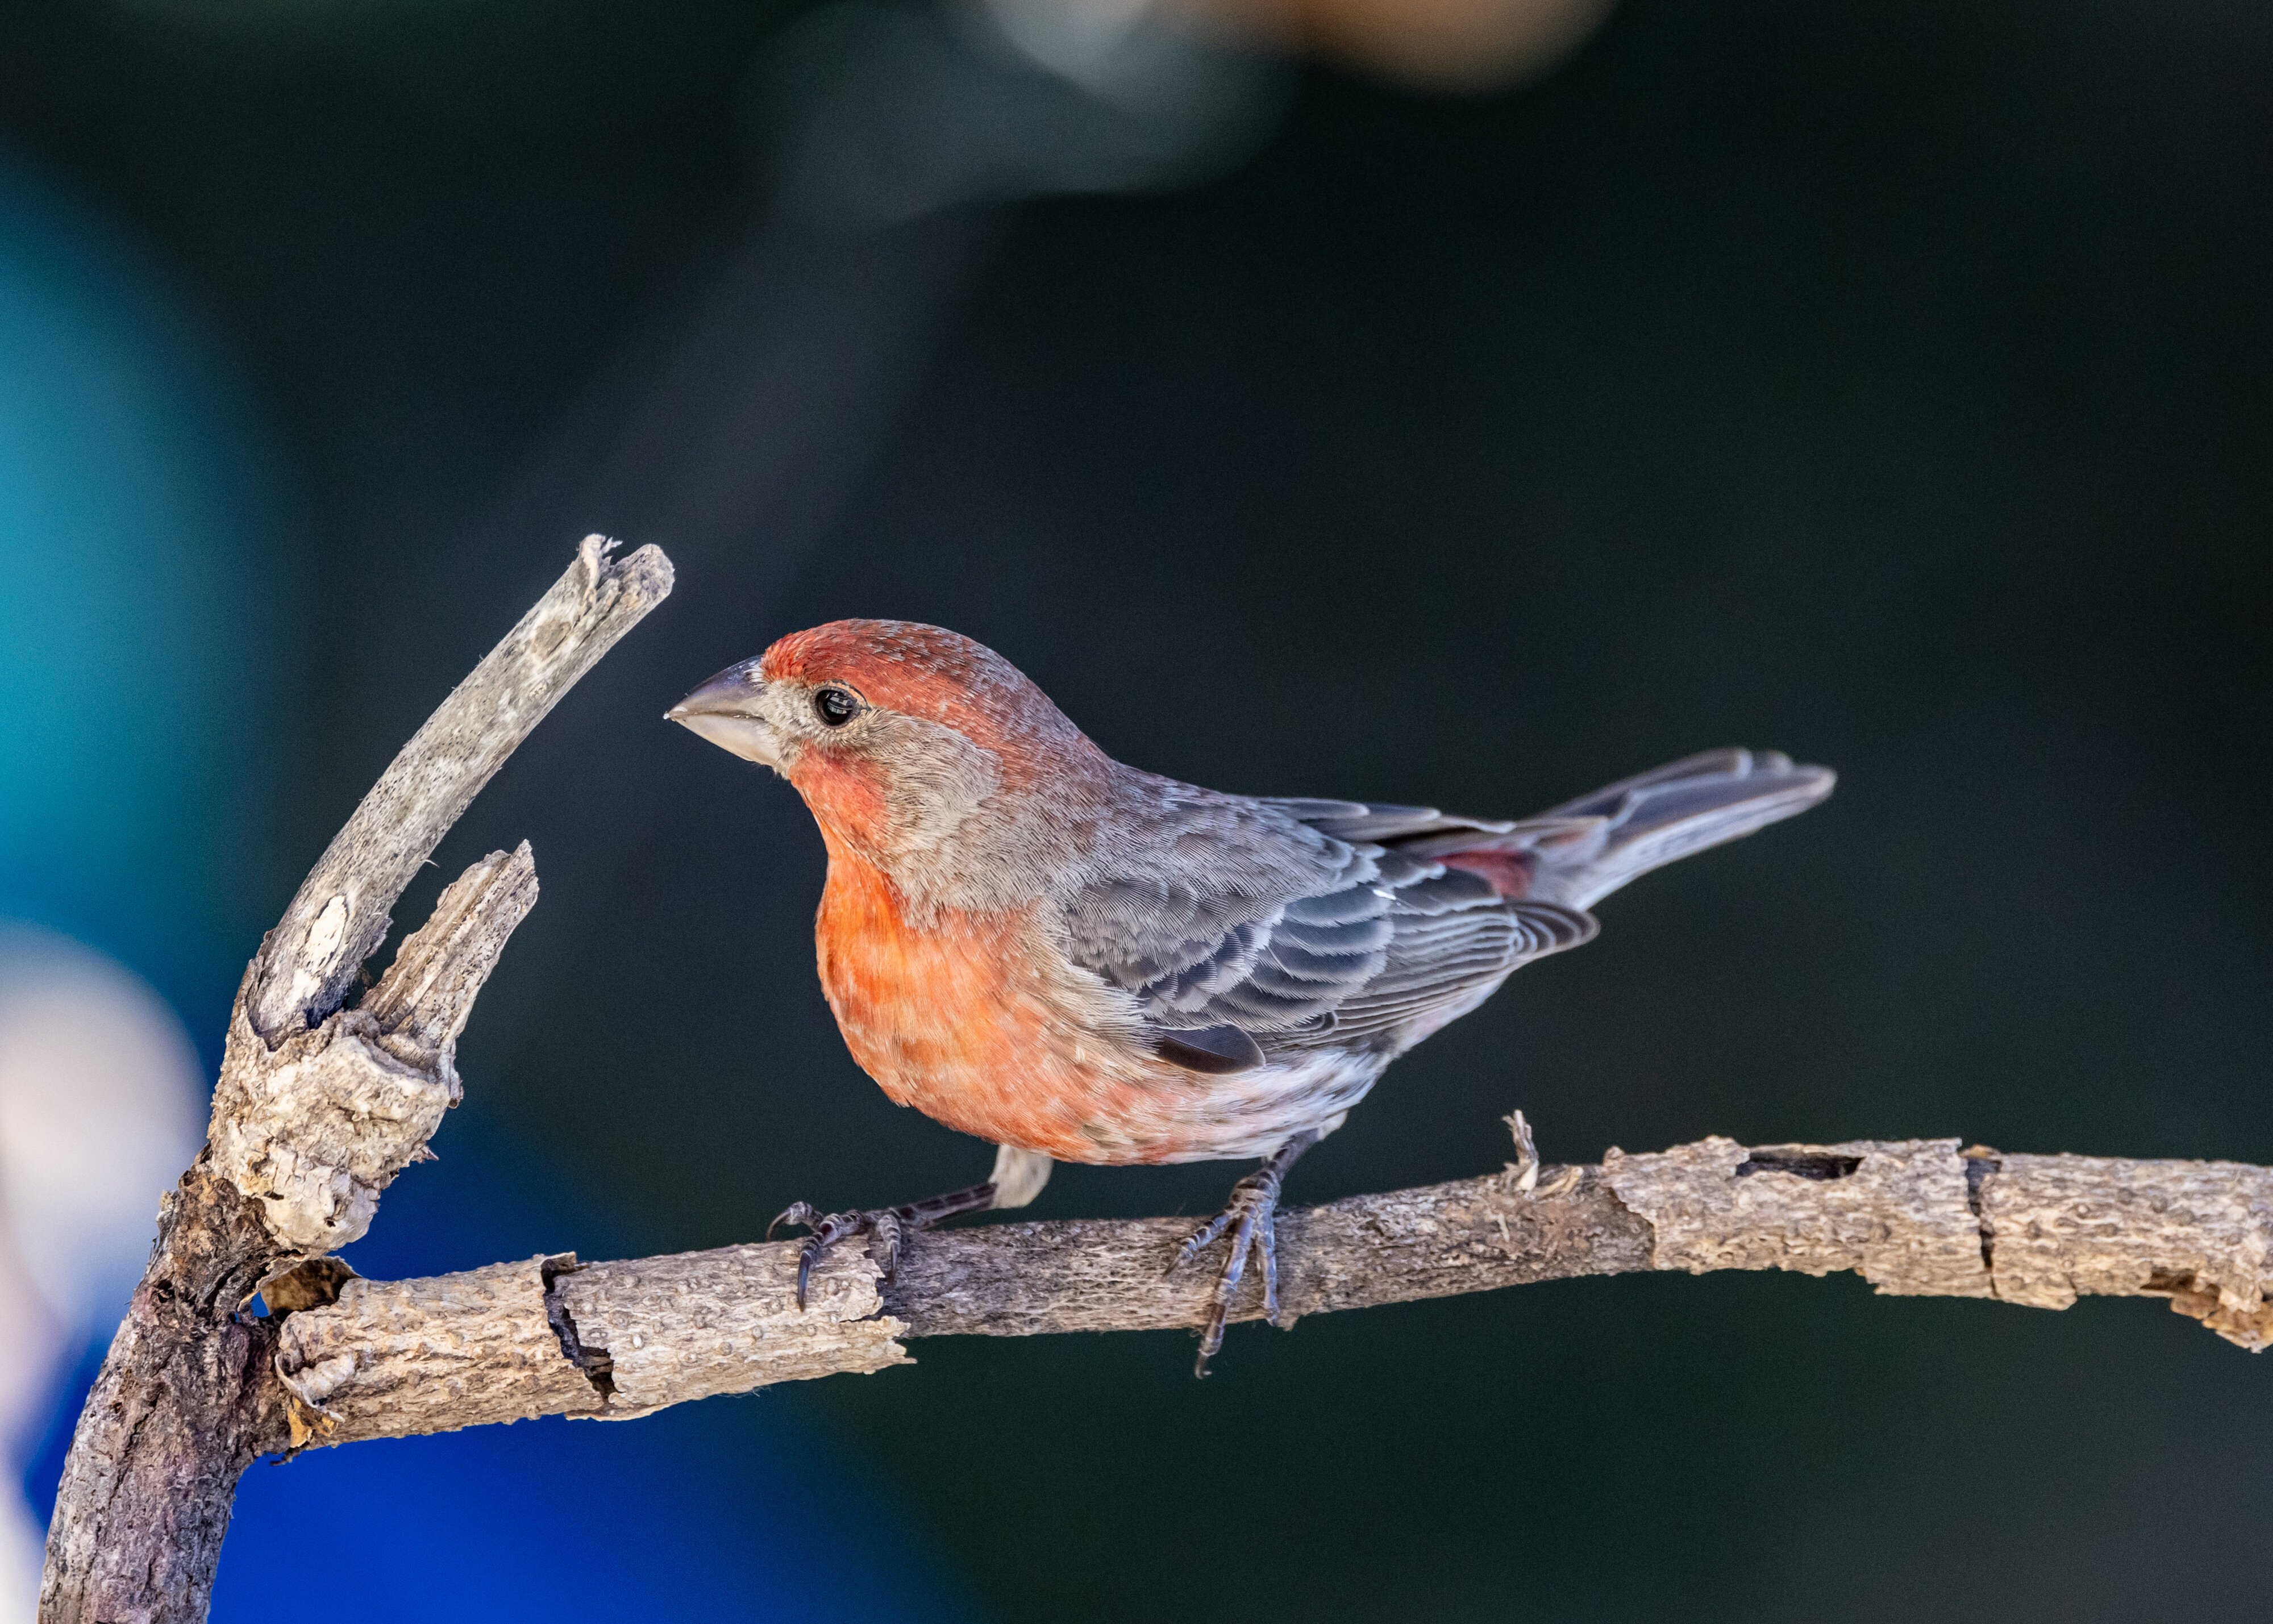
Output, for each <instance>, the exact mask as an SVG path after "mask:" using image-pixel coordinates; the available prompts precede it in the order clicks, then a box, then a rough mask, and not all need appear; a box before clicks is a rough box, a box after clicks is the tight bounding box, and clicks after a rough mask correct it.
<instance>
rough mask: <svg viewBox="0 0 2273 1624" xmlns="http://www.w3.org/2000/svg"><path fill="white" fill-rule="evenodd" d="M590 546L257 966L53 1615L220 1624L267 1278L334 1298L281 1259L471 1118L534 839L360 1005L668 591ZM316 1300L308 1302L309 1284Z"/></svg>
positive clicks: (76, 1523)
mask: <svg viewBox="0 0 2273 1624" xmlns="http://www.w3.org/2000/svg"><path fill="white" fill-rule="evenodd" d="M607 552H608V543H605V542H604V541H603V539H602V538H600V537H598V536H592V537H589V538H587V540H586V541H585V542H584V543H583V545H582V546H581V549H580V550H578V553H577V557H576V561H575V563H574V565H572V566H571V567H570V568H569V571H568V573H566V575H564V576H563V577H561V579H560V580H559V582H558V583H557V584H556V585H555V586H554V587H552V589H551V591H550V592H548V593H546V594H545V595H544V598H543V599H542V600H540V601H539V602H538V603H537V604H536V607H535V608H534V609H532V610H529V613H528V614H527V615H525V616H523V617H522V618H521V623H520V625H516V626H515V627H514V629H513V630H512V632H509V633H507V634H506V639H505V640H504V641H503V642H501V643H499V645H498V646H497V647H496V648H495V649H493V650H492V651H491V653H490V655H489V656H488V657H487V658H486V659H484V661H483V662H481V664H480V665H479V666H478V667H476V669H475V670H474V673H473V675H471V676H470V677H468V678H467V679H466V680H465V681H464V682H463V683H461V685H459V686H458V688H457V690H456V691H455V692H453V693H452V694H451V695H450V697H449V698H448V699H447V700H445V701H444V702H443V704H442V706H441V708H440V709H439V710H437V711H436V712H435V713H434V715H433V716H432V718H431V719H430V720H429V721H428V722H427V723H426V725H425V726H424V727H423V728H421V729H420V730H418V733H417V735H416V737H413V738H412V739H411V741H410V743H409V744H408V745H405V746H404V747H403V749H402V751H401V753H400V754H399V755H397V756H396V757H395V759H394V764H393V765H392V766H390V767H388V768H387V770H386V774H385V775H384V776H382V777H381V778H380V779H379V783H378V784H377V786H376V787H374V788H373V789H372V790H371V793H370V795H369V796H367V797H365V798H364V802H363V804H362V805H360V806H358V807H357V808H356V812H355V815H354V816H353V817H352V818H350V819H349V821H348V824H347V827H345V828H343V829H342V830H341V832H340V834H339V835H338V837H337V838H335V839H334V841H333V842H332V844H331V847H330V849H328V850H327V851H326V852H325V854H324V857H323V858H322V860H321V861H320V862H319V863H318V864H317V865H316V868H315V871H314V872H312V873H311V874H310V875H309V877H308V879H307V881H306V883H305V884H304V885H303V886H302V887H301V888H300V893H299V894H298V895H297V896H296V898H294V900H293V902H292V905H291V907H290V908H289V909H287V911H286V913H285V916H284V920H283V923H282V924H280V925H279V926H278V927H277V929H276V930H275V931H274V932H271V933H270V935H269V937H268V939H267V940H266V941H265V942H263V943H262V944H261V948H260V952H259V954H256V955H255V956H254V958H253V961H252V962H251V965H250V966H249V967H248V968H247V969H246V971H245V977H244V985H243V986H242V987H241V988H240V989H239V991H238V993H237V999H236V1008H235V1010H234V1011H233V1013H232V1014H231V1017H230V1023H229V1044H228V1048H227V1051H226V1053H225V1054H224V1056H223V1059H222V1061H221V1080H220V1082H219V1084H218V1085H217V1086H216V1088H215V1089H214V1112H213V1120H212V1125H211V1126H210V1128H209V1130H208V1134H207V1139H206V1149H205V1150H204V1152H203V1153H201V1154H200V1155H199V1158H198V1161H197V1164H196V1165H194V1166H193V1167H191V1169H190V1170H189V1171H187V1172H186V1173H184V1174H183V1176H182V1179H181V1182H180V1184H179V1185H178V1186H177V1187H176V1189H175V1190H174V1191H172V1192H171V1193H169V1194H168V1195H167V1196H166V1198H165V1200H164V1202H163V1204H162V1205H161V1209H160V1211H159V1219H158V1239H157V1243H156V1245H155V1246H154V1247H153V1248H152V1251H151V1255H150V1262H149V1265H148V1267H147V1269H146V1270H145V1272H144V1274H143V1277H142V1281H141V1283H140V1284H139V1286H138V1287H137V1288H136V1290H135V1292H134V1296H133V1299H132V1301H131V1304H130V1305H129V1306H128V1308H127V1313H126V1318H125V1319H124V1321H122V1322H121V1324H120V1326H119V1328H118V1332H117V1335H116V1336H115V1337H114V1339H113V1340H112V1343H111V1346H110V1351H109V1355H108V1356H107V1357H106V1358H105V1359H104V1361H103V1366H102V1370H101V1373H100V1374H99V1375H98V1376H97V1378H96V1380H95V1383H94V1391H93V1392H92V1393H91V1394H90V1395H89V1396H88V1399H87V1403H86V1408H85V1409H84V1410H83V1411H81V1412H80V1415H79V1426H78V1429H77V1431H76V1433H74V1435H73V1437H72V1440H71V1453H70V1455H69V1456H68V1457H67V1458H66V1460H65V1462H64V1477H63V1483H62V1486H61V1488H60V1489H59V1491H58V1493H57V1496H56V1513H55V1518H54V1521H53V1522H52V1523H50V1524H49V1530H48V1560H47V1571H46V1574H45V1576H44V1578H43V1580H42V1582H41V1591H40V1617H41V1620H44V1621H47V1624H96V1621H97V1620H103V1621H109V1620H136V1621H138V1624H142V1621H147V1624H175V1621H176V1620H179V1621H183V1624H188V1621H190V1620H199V1619H202V1618H204V1617H205V1615H206V1603H207V1600H208V1598H209V1597H210V1596H211V1593H212V1589H213V1575H214V1565H215V1563H216V1562H217V1560H219V1557H220V1553H221V1537H222V1535H223V1533H224V1532H226V1530H227V1529H228V1526H229V1508H230V1505H231V1503H232V1501H234V1499H235V1496H236V1480H237V1478H238V1476H239V1475H240V1474H241V1473H242V1472H243V1471H244V1468H245V1466H246V1465H248V1464H249V1463H251V1461H252V1460H253V1459H254V1458H255V1457H256V1456H258V1455H259V1452H260V1451H261V1450H262V1449H263V1448H266V1439H267V1438H268V1437H269V1435H270V1434H271V1433H273V1432H274V1428H275V1424H276V1417H277V1415H278V1413H279V1411H278V1405H279V1403H280V1397H279V1389H278V1387H277V1382H276V1378H275V1375H274V1353H275V1332H276V1326H277V1323H278V1321H276V1320H274V1319H273V1318H270V1319H259V1320H256V1319H251V1318H249V1317H247V1316H245V1315H244V1313H242V1310H243V1309H244V1306H245V1305H246V1304H247V1303H248V1302H249V1301H250V1300H251V1298H252V1297H253V1296H254V1294H255V1293H256V1291H259V1289H260V1288H261V1287H262V1286H263V1284H264V1283H270V1284H271V1289H272V1290H274V1291H275V1292H276V1294H277V1296H278V1298H279V1299H280V1300H281V1301H291V1300H310V1301H312V1300H315V1299H316V1297H317V1296H318V1295H319V1293H317V1292H316V1291H314V1289H313V1287H314V1283H318V1282H320V1281H321V1280H323V1279H325V1278H326V1277H330V1278H336V1277H337V1276H339V1275H341V1274H343V1273H344V1270H341V1269H337V1267H336V1266H320V1267H318V1268H316V1269H313V1270H311V1271H310V1270H304V1271H303V1274H302V1275H301V1276H295V1277H293V1278H292V1279H290V1280H289V1281H285V1280H274V1279H273V1277H274V1276H276V1275H277V1274H278V1272H279V1266H280V1265H289V1264H290V1263H291V1262H292V1261H294V1260H296V1259H300V1258H304V1257H309V1256H311V1255H314V1254H321V1253H324V1252H326V1251H328V1250H329V1249H331V1248H332V1247H334V1246H340V1245H342V1244H344V1243H346V1242H348V1241H350V1240H353V1239H356V1238H357V1237H358V1236H360V1235H362V1234H363V1233H364V1230H365V1229H367V1228H368V1227H369V1225H370V1223H371V1214H372V1212H373V1211H374V1210H375V1209H376V1207H377V1205H378V1201H379V1192H380V1191H381V1190H383V1189H385V1188H386V1186H387V1185H388V1184H389V1183H390V1182H392V1180H393V1179H394V1176H395V1174H396V1173H398V1172H400V1171H401V1170H402V1169H403V1168H404V1167H406V1166H408V1165H409V1164H410V1163H412V1162H414V1161H416V1160H418V1159H420V1158H422V1157H423V1156H426V1155H427V1154H428V1152H427V1150H426V1141H427V1138H428V1136H429V1135H431V1134H432V1133H433V1131H434V1129H435V1128H436V1126H439V1123H440V1121H441V1117H442V1113H443V1111H446V1110H447V1109H448V1108H449V1107H450V1106H451V1105H452V1104H455V1103H456V1101H457V1098H458V1094H459V1084H458V1077H457V1072H456V1069H455V1066H454V1060H453V1056H454V1049H455V1046H456V1044H457V1038H458V1034H459V1033H460V1032H461V1030H462V1029H463V1028H464V1026H465V1022H466V1017H467V1015H468V1014H469V1011H470V1010H471V1008H472V1007H473V1001H474V998H475V995H476V993H477V992H479V991H480V990H481V986H482V984H483V982H484V980H485V979H486V978H487V977H488V975H489V973H490V971H491V969H492V968H493V967H494V966H495V964H496V962H497V958H498V954H499V953H500V952H501V951H503V949H504V947H505V943H506V939H507V938H508V937H510V936H511V935H512V933H513V931H514V926H515V925H517V924H520V923H521V919H522V917H524V916H525V915H526V914H527V913H528V911H529V908H530V906H531V905H532V904H533V903H534V902H536V867H535V864H533V863H532V861H531V859H530V857H529V848H528V846H527V845H526V844H524V845H522V846H521V849H519V850H518V851H515V852H514V853H512V854H510V855H508V854H506V853H505V852H492V853H491V855H490V856H488V857H484V858H483V859H482V860H481V861H480V862H479V863H476V864H474V865H473V866H472V867H471V868H469V869H468V870H467V871H466V872H465V873H464V874H463V875H462V876H461V878H460V879H458V880H457V881H456V882H455V883H454V884H453V885H452V886H451V887H449V888H448V889H447V890H446V891H445V892H444V893H443V894H442V898H441V901H440V902H439V903H438V904H437V906H436V908H435V909H434V914H433V917H431V919H429V920H428V921H427V923H426V924H425V926H424V928H423V929H421V930H420V931H418V932H416V933H415V934H414V935H412V936H411V937H409V939H406V940H405V941H404V943H403V944H402V947H401V951H400V952H399V953H398V954H397V955H396V958H395V962H394V966H393V967H392V968H391V969H389V970H388V971H387V974H386V977H385V978H383V979H382V980H381V981H380V982H379V985H378V986H376V987H375V988H373V989H372V990H371V993H370V995H369V996H368V997H366V998H365V999H364V1000H363V1001H362V1003H361V1004H360V1006H359V1007H355V1008H342V1007H341V1004H342V1002H343V1001H344V999H345V996H346V993H347V991H348V989H349V984H351V982H352V981H353V979H354V977H355V975H356V970H357V969H359V968H360V967H361V965H362V963H363V962H364V959H366V958H367V957H369V956H370V954H371V953H372V952H373V951H374V950H375V949H376V948H377V947H379V943H380V942H381V941H382V940H383V939H385V937H386V932H387V929H388V925H389V919H388V912H389V910H390V909H392V908H393V907H394V902H395V899H396V898H397V897H398V896H400V895H401V892H402V888H403V887H404V886H405V885H407V884H409V879H410V877H411V875H412V874H413V873H415V872H416V870H417V867H418V865H419V864H422V863H424V861H425V860H426V857H427V855H428V854H429V853H431V851H432V850H433V849H434V848H435V846H436V845H437V844H438V843H439V842H440V840H441V838H442V836H443V835H444V834H446V833H447V832H448V830H449V828H450V826H451V825H452V824H453V823H454V822H455V821H456V820H457V818H458V816H459V814H460V813H461V812H463V811H464V810H465V808H466V806H467V805H468V803H469V802H470V801H471V800H472V799H473V797H474V795H475V794H476V791H478V790H480V789H481V787H482V785H483V784H484V783H486V782H488V781H489V779H490V776H491V775H492V774H493V773H495V772H496V770H497V769H498V767H499V765H500V764H501V763H502V762H503V761H504V760H505V759H506V757H507V756H508V755H510V754H512V753H513V751H514V747H515V746H516V745H519V744H520V743H521V740H522V739H523V738H524V737H527V736H528V734H529V730H531V729H532V728H534V727H535V726H536V724H537V722H540V721H542V720H543V719H544V715H545V714H546V713H547V712H548V711H550V710H551V707H552V706H553V704H554V703H555V702H556V701H557V700H559V697H560V696H561V695H562V694H563V693H565V692H567V691H568V689H569V688H570V687H571V686H573V685H574V684H575V682H576V680H577V678H578V677H581V676H582V675H583V674H584V672H585V671H586V670H589V669H590V667H591V665H592V663H593V662H594V661H596V660H597V659H598V658H599V657H600V656H601V655H603V654H604V653H606V652H607V650H608V649H609V647H611V646H612V645H613V644H614V642H615V641H616V640H617V639H618V638H619V637H621V636H622V635H623V634H624V633H625V632H627V631H629V630H630V629H631V627H632V626H633V625H636V624H637V623H638V621H639V619H640V618H641V616H643V615H645V614H646V613H647V611H648V610H649V609H651V608H653V607H654V606H655V605H656V603H658V602H661V601H662V599H663V597H664V595H665V594H667V593H668V592H669V591H670V590H671V565H670V562H669V560H667V559H666V558H664V556H663V554H662V553H660V552H659V551H657V550H656V549H654V548H652V547H648V548H642V549H641V550H639V551H638V552H635V553H634V554H632V555H631V556H630V557H629V558H625V559H623V560H622V561H621V562H619V563H611V562H610V560H609V559H608V557H607ZM296 1292H298V1293H300V1297H299V1298H296V1297H295V1293H296Z"/></svg>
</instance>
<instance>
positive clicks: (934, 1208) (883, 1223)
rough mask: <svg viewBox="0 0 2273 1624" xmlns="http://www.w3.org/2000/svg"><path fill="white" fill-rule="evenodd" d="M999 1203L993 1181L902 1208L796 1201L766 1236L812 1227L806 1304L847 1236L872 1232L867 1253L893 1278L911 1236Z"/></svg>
mask: <svg viewBox="0 0 2273 1624" xmlns="http://www.w3.org/2000/svg"><path fill="white" fill-rule="evenodd" d="M993 1205H994V1185H993V1184H991V1183H988V1184H975V1185H972V1186H971V1187H970V1188H969V1189H967V1190H955V1191H951V1192H949V1194H945V1195H934V1196H933V1197H932V1198H931V1199H930V1200H929V1201H910V1202H908V1203H907V1204H906V1205H905V1206H902V1207H872V1208H870V1209H868V1210H867V1211H866V1212H823V1211H821V1209H820V1208H818V1207H815V1206H814V1204H813V1203H812V1202H811V1201H791V1203H790V1204H789V1205H788V1206H787V1207H784V1209H782V1210H781V1213H780V1215H779V1216H776V1218H775V1219H774V1221H773V1222H772V1223H771V1224H767V1225H766V1239H768V1240H771V1239H773V1238H774V1231H776V1230H777V1229H780V1228H782V1227H783V1226H784V1224H786V1225H788V1226H789V1227H791V1228H792V1229H801V1230H805V1231H807V1233H806V1238H805V1245H803V1246H800V1247H799V1248H798V1253H797V1306H799V1307H800V1308H802V1307H804V1306H805V1298H806V1291H807V1289H808V1288H809V1287H810V1286H811V1285H812V1283H813V1270H814V1265H815V1264H817V1263H819V1262H820V1261H821V1259H822V1258H823V1257H825V1256H826V1255H827V1254H828V1252H829V1247H831V1246H835V1245H836V1243H837V1242H838V1241H840V1240H843V1239H845V1238H846V1237H847V1236H849V1235H866V1236H867V1237H868V1255H869V1256H870V1257H872V1258H874V1260H875V1261H876V1268H877V1270H878V1272H879V1273H880V1274H881V1276H882V1277H883V1278H884V1279H886V1280H889V1279H890V1278H891V1277H892V1273H893V1271H894V1270H895V1269H897V1268H898V1267H899V1262H900V1248H901V1246H903V1245H904V1244H905V1243H906V1240H907V1238H908V1236H909V1235H911V1234H912V1233H913V1232H915V1231H918V1230H925V1229H929V1228H930V1227H931V1226H932V1225H933V1224H937V1223H938V1222H939V1221H940V1220H941V1219H942V1218H951V1217H954V1216H956V1215H957V1214H958V1213H965V1212H984V1211H985V1210H986V1209H987V1208H989V1207H992V1206H993Z"/></svg>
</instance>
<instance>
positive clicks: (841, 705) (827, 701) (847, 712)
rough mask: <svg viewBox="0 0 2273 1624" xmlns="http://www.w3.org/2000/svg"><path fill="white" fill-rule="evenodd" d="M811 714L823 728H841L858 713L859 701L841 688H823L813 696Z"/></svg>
mask: <svg viewBox="0 0 2273 1624" xmlns="http://www.w3.org/2000/svg"><path fill="white" fill-rule="evenodd" d="M813 714H814V715H816V716H818V717H820V718H821V726H822V727H824V728H841V727H843V726H844V724H845V723H846V722H850V721H851V720H852V718H853V717H855V716H857V715H859V714H860V701H859V700H856V699H854V698H853V697H852V696H851V694H849V693H847V692H844V689H842V688H823V689H821V690H820V691H819V692H816V693H814V696H813Z"/></svg>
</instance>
